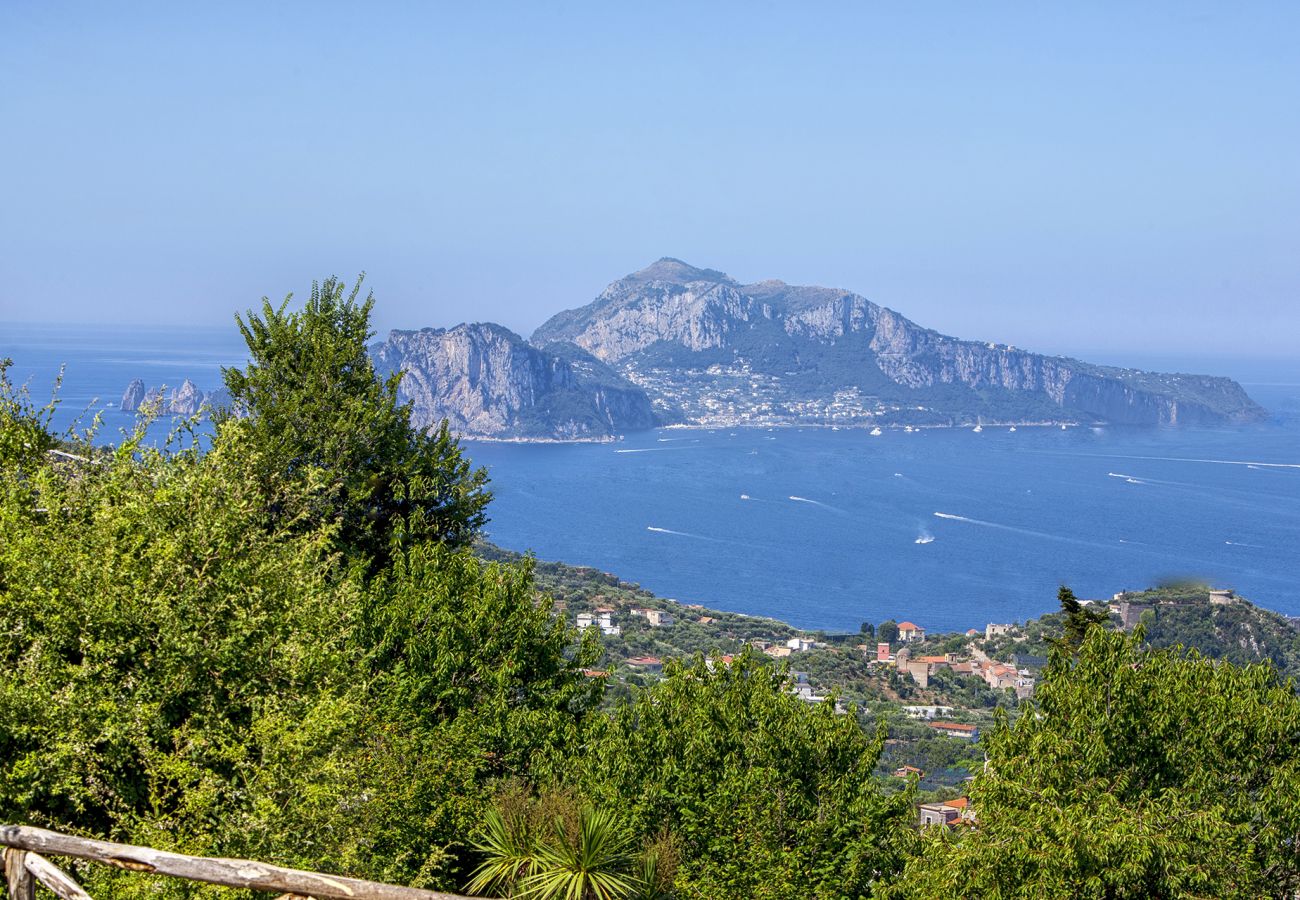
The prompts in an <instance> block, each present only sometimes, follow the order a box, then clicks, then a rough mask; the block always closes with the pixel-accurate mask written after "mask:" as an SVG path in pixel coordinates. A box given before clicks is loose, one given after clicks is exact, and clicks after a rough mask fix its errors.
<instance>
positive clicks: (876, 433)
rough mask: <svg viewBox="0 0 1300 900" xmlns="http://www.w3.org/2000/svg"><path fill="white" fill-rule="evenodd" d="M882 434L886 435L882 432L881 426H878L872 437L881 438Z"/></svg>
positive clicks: (873, 430) (872, 432)
mask: <svg viewBox="0 0 1300 900" xmlns="http://www.w3.org/2000/svg"><path fill="white" fill-rule="evenodd" d="M882 434H884V432H883V431H881V430H880V426H879V425H877V426H876V427H875V428H873V429H871V436H872V437H880V436H881V435H882Z"/></svg>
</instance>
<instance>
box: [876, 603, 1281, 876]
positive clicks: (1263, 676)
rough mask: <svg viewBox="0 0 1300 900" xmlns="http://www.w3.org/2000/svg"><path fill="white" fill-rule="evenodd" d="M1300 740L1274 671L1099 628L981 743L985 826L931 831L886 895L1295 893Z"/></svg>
mask: <svg viewBox="0 0 1300 900" xmlns="http://www.w3.org/2000/svg"><path fill="white" fill-rule="evenodd" d="M1298 735H1300V699H1298V698H1297V697H1296V693H1295V690H1294V685H1293V684H1291V683H1290V682H1282V681H1281V680H1280V679H1279V678H1278V676H1277V674H1276V672H1275V670H1274V669H1273V668H1272V667H1271V666H1268V665H1251V666H1245V667H1237V666H1234V665H1231V664H1225V663H1221V662H1217V661H1213V660H1208V659H1205V658H1203V657H1201V656H1200V655H1198V654H1197V653H1195V652H1194V651H1193V652H1190V653H1188V652H1184V651H1182V650H1181V649H1180V648H1175V649H1162V650H1150V649H1145V648H1144V647H1143V646H1142V644H1141V635H1140V634H1137V635H1125V634H1123V633H1118V632H1111V631H1106V630H1103V629H1100V628H1093V629H1090V630H1089V632H1088V634H1087V637H1086V638H1085V639H1084V641H1083V643H1082V645H1081V646H1080V647H1079V648H1078V654H1077V657H1072V656H1071V655H1070V654H1069V653H1068V652H1066V651H1065V650H1064V649H1058V650H1055V651H1054V652H1053V659H1052V662H1051V664H1050V666H1049V668H1048V670H1047V673H1046V677H1045V679H1044V681H1043V683H1042V684H1041V685H1040V689H1039V692H1038V702H1037V709H1036V710H1035V711H1034V712H1033V713H1032V714H1028V715H1024V716H1022V717H1021V718H1020V719H1019V720H1018V721H1017V722H1016V723H1015V725H1010V724H1008V723H1007V721H1006V719H1005V718H1003V719H1002V720H1001V722H1000V724H999V725H998V726H997V727H996V728H994V729H993V730H991V731H989V732H986V734H985V736H984V737H983V739H982V743H983V744H984V747H985V753H986V754H987V761H986V763H985V765H984V766H983V768H982V769H981V770H980V771H979V772H978V773H977V775H976V778H975V781H974V783H973V785H972V788H971V791H970V796H971V799H972V801H973V803H974V808H975V811H976V815H977V819H978V826H977V827H976V828H974V829H965V830H963V831H962V832H961V833H956V834H949V833H945V832H946V830H942V829H932V830H930V832H928V833H927V836H926V841H925V842H924V843H925V847H924V851H923V852H922V853H920V854H918V855H917V856H915V857H914V858H913V859H912V860H910V861H909V863H908V865H907V870H906V875H905V877H904V878H903V879H901V881H900V883H899V884H898V885H897V889H896V890H894V891H892V892H891V893H890V896H897V897H907V898H938V897H950V896H952V895H953V892H954V891H958V892H960V893H962V894H964V895H966V896H986V897H1004V898H1030V897H1064V896H1070V897H1082V898H1116V900H1121V898H1135V900H1136V898H1146V897H1233V898H1245V897H1276V898H1290V897H1293V896H1295V892H1296V891H1297V889H1300V807H1298V806H1297V804H1296V802H1295V798H1296V797H1297V796H1300V742H1297V740H1296V738H1297V736H1298Z"/></svg>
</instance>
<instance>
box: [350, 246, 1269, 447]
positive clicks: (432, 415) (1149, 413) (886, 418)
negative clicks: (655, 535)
mask: <svg viewBox="0 0 1300 900" xmlns="http://www.w3.org/2000/svg"><path fill="white" fill-rule="evenodd" d="M416 334H420V335H425V337H423V338H419V339H416V338H413V337H411V335H416ZM417 345H419V346H417ZM372 352H373V353H374V354H375V355H376V359H377V361H378V362H380V364H381V367H387V368H388V369H390V370H392V369H396V368H402V369H404V370H405V371H406V372H407V377H406V378H405V379H404V384H403V386H402V390H403V392H404V396H405V398H406V399H409V400H411V401H412V403H413V404H414V410H415V419H416V422H417V424H420V425H423V426H425V427H432V426H434V425H436V424H437V422H438V421H440V420H441V419H442V418H446V419H448V420H449V421H451V423H452V427H453V428H454V429H456V430H458V431H460V433H462V434H463V435H464V436H467V437H498V438H515V439H526V440H593V439H611V438H613V437H615V436H617V435H620V434H622V433H625V432H627V431H634V430H639V429H644V428H650V427H654V426H655V425H659V424H685V425H698V426H706V427H734V426H745V425H755V426H777V425H835V426H843V427H869V428H870V427H877V426H887V427H888V426H900V427H901V426H905V425H915V426H926V425H929V426H935V425H944V426H956V425H973V424H977V423H979V422H990V423H991V422H1003V423H1007V424H1020V423H1029V422H1039V423H1041V422H1060V423H1063V424H1064V423H1075V424H1122V425H1185V424H1196V425H1222V424H1245V423H1250V422H1256V421H1260V420H1262V419H1263V418H1265V416H1266V415H1267V414H1266V412H1265V411H1264V410H1263V409H1262V408H1260V407H1259V406H1258V405H1256V404H1255V403H1254V401H1252V400H1251V399H1250V397H1249V396H1247V395H1246V392H1245V391H1244V390H1243V389H1242V388H1241V386H1240V385H1238V384H1237V383H1236V382H1234V381H1232V380H1231V379H1227V378H1221V377H1216V376H1207V375H1189V374H1168V373H1157V372H1146V371H1143V370H1139V369H1124V368H1119V367H1115V366H1099V365H1095V364H1092V363H1088V362H1084V361H1082V360H1077V359H1071V358H1067V357H1061V356H1048V355H1044V354H1037V353H1032V352H1030V351H1026V350H1022V349H1019V348H1016V347H1012V346H1009V345H1006V344H1000V343H992V342H979V341H971V340H962V339H959V338H955V337H951V336H948V335H945V334H943V333H941V332H939V331H936V330H934V329H931V328H925V327H923V326H920V325H918V324H917V323H915V322H913V321H911V320H910V319H908V318H907V317H905V316H903V315H902V314H900V313H898V312H896V311H894V310H892V309H890V308H888V307H885V306H881V305H879V304H877V303H875V302H873V301H871V300H869V299H867V298H866V297H864V296H862V295H860V294H857V293H854V292H853V291H849V290H846V289H842V288H828V287H821V286H816V285H791V284H787V283H786V282H784V281H780V280H778V279H768V280H764V281H757V282H753V283H750V284H742V283H740V282H739V281H737V280H736V279H734V278H732V277H730V276H729V275H727V274H726V273H724V272H721V271H719V270H716V269H707V268H699V267H697V266H693V265H691V264H689V263H686V262H684V261H682V260H680V259H676V258H673V257H662V258H660V259H658V260H656V261H655V262H653V263H651V264H650V265H649V266H646V267H645V268H643V269H640V270H638V271H636V272H633V273H631V274H629V275H625V276H623V277H622V278H619V279H617V280H615V281H613V282H611V283H610V284H609V285H608V286H607V287H606V288H605V289H604V290H603V291H602V292H601V293H600V294H599V295H597V297H596V298H595V299H593V300H592V301H591V302H590V303H587V304H585V305H584V306H580V307H576V308H574V309H569V310H564V311H561V312H559V313H556V314H555V315H554V316H552V317H551V318H550V319H548V320H547V321H546V322H544V323H543V324H542V325H541V326H539V327H538V328H537V329H536V330H535V331H534V332H533V333H532V335H531V336H530V337H529V339H528V340H527V341H525V340H524V339H523V338H522V337H520V336H519V335H516V334H515V333H514V332H511V331H509V330H508V329H505V328H503V327H502V326H498V325H492V324H491V323H475V324H462V325H458V326H455V328H452V329H421V330H420V331H418V332H417V331H401V330H397V331H393V332H392V333H390V335H389V337H388V339H387V340H385V341H381V342H378V343H377V344H375V345H374V346H373V347H372Z"/></svg>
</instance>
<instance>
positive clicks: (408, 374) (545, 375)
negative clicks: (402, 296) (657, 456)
mask: <svg viewBox="0 0 1300 900" xmlns="http://www.w3.org/2000/svg"><path fill="white" fill-rule="evenodd" d="M371 355H372V356H373V357H374V359H375V365H376V368H377V369H379V370H380V371H382V372H392V371H398V370H400V371H402V372H403V373H404V375H403V377H402V382H401V386H400V388H399V394H400V397H401V399H402V400H403V401H410V402H411V404H412V413H413V416H412V418H413V421H414V422H415V424H416V425H418V426H420V427H423V428H429V427H434V426H436V425H437V424H438V423H439V422H440V421H442V420H443V419H447V420H448V422H449V424H450V426H451V428H452V430H453V431H455V432H457V433H459V434H461V435H462V436H465V437H471V438H473V437H492V438H521V439H534V440H535V439H554V440H600V439H608V438H611V437H614V436H616V435H619V434H621V433H623V432H625V431H634V430H639V429H645V428H652V427H654V426H655V425H656V424H657V419H656V417H655V414H654V411H653V409H652V408H651V405H650V401H649V399H648V398H647V396H646V395H645V393H644V392H643V391H641V390H639V389H638V388H636V387H635V386H634V385H632V384H629V383H628V382H627V381H626V380H624V379H623V378H622V377H621V376H619V375H618V374H617V373H615V372H614V371H613V370H611V369H610V368H609V367H608V366H606V365H604V364H603V363H601V362H600V361H599V360H596V359H595V358H593V357H591V356H590V355H589V354H587V353H585V352H583V351H581V350H579V349H578V348H576V347H571V346H570V347H565V346H557V347H552V348H547V349H539V348H536V347H533V346H530V345H529V344H528V343H527V342H526V341H524V339H523V338H521V337H519V336H518V335H516V334H514V333H513V332H511V331H509V330H508V329H506V328H502V327H501V326H499V325H492V324H472V325H458V326H456V327H455V328H450V329H441V328H425V329H422V330H420V331H393V332H390V333H389V335H388V339H387V340H385V341H383V342H381V343H378V344H375V345H374V346H372V347H371Z"/></svg>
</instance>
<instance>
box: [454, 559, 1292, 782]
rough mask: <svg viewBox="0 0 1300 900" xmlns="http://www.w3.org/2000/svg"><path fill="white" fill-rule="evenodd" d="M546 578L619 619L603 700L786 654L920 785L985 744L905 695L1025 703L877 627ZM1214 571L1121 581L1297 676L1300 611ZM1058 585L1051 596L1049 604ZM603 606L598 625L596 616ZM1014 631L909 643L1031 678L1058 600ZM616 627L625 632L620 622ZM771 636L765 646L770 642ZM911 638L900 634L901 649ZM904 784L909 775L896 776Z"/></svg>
mask: <svg viewBox="0 0 1300 900" xmlns="http://www.w3.org/2000/svg"><path fill="white" fill-rule="evenodd" d="M477 552H478V554H479V555H481V556H483V557H484V558H486V559H489V560H493V561H498V562H508V561H517V560H518V559H519V558H520V555H519V554H516V553H514V552H511V551H507V550H503V549H501V548H499V547H495V546H492V545H489V544H480V545H478V548H477ZM534 582H535V585H536V588H537V590H538V591H539V592H540V593H541V594H543V595H545V596H548V597H549V598H551V599H552V600H553V611H554V613H555V614H557V615H560V616H563V617H564V618H566V619H567V620H568V621H570V622H576V621H578V619H579V617H580V616H582V615H589V616H593V617H596V616H598V614H599V611H601V610H604V611H607V612H608V613H609V620H608V621H609V624H610V626H611V627H610V628H606V629H600V630H601V631H602V632H603V633H601V636H600V642H601V644H602V646H603V648H604V655H603V658H602V659H601V661H600V663H599V664H598V667H597V669H596V671H595V672H594V673H593V675H594V676H595V677H601V678H604V679H606V681H607V689H606V691H605V703H606V704H609V705H612V704H614V703H617V702H619V701H621V700H624V699H626V698H628V697H630V696H632V692H633V691H634V690H635V689H636V688H637V687H642V686H645V685H648V684H651V683H653V682H655V681H656V680H657V679H658V678H659V669H660V667H661V666H662V665H663V664H664V663H666V662H667V661H668V660H670V659H689V658H691V657H694V656H695V655H697V654H704V655H705V656H708V657H718V656H724V657H727V656H733V655H736V654H740V653H744V652H746V651H747V650H748V651H749V652H752V653H754V654H756V655H757V657H758V658H759V659H761V660H763V661H764V662H765V663H766V664H767V665H771V666H782V665H784V666H787V667H788V669H789V683H790V689H791V690H792V691H793V692H796V693H797V694H798V695H799V696H801V697H802V698H803V699H805V700H806V701H808V702H810V703H814V704H815V703H819V702H822V701H823V700H824V699H826V698H832V697H833V698H835V700H837V701H838V703H839V705H840V707H841V708H844V709H847V708H849V706H852V708H854V709H855V710H856V712H857V715H858V718H859V720H860V721H861V722H862V723H863V724H864V725H865V726H867V727H872V726H873V725H874V724H875V723H880V722H883V723H886V725H887V726H888V729H889V739H888V741H887V742H886V745H885V752H884V754H883V756H882V758H881V762H880V764H879V774H881V775H883V776H889V775H890V773H892V772H894V771H895V770H896V769H898V768H899V767H900V766H912V767H914V768H917V769H919V770H921V771H922V772H923V773H924V774H923V775H922V776H921V779H920V787H921V788H922V789H923V790H925V791H930V792H935V795H936V796H949V795H951V789H953V788H955V787H957V786H959V785H960V784H961V783H962V782H963V781H964V780H965V779H966V777H967V776H968V775H969V774H970V772H971V770H972V767H973V766H975V764H976V763H977V762H978V760H979V759H980V758H981V754H980V750H979V744H978V742H973V743H968V742H964V741H955V740H953V739H952V738H949V737H946V736H944V735H942V734H938V733H936V731H935V730H934V729H933V728H931V727H929V726H928V724H927V722H926V721H923V720H920V721H918V720H915V719H913V718H912V717H910V716H909V714H908V712H907V710H906V708H907V707H925V706H939V707H950V708H951V711H950V712H949V713H947V714H946V715H944V716H941V718H944V719H946V720H948V721H954V722H959V723H965V724H971V725H974V726H976V727H977V728H980V729H985V728H988V727H991V726H992V724H993V721H994V712H995V710H998V709H1004V710H1008V711H1009V712H1010V713H1011V715H1012V716H1013V717H1015V716H1016V715H1017V714H1018V711H1019V709H1020V706H1021V703H1022V698H1018V697H1017V691H1016V690H1014V689H1012V688H1010V687H1004V688H997V687H993V686H992V685H991V684H990V683H989V681H988V680H987V677H982V676H981V675H979V674H974V673H971V672H970V671H969V669H968V668H965V670H964V671H963V669H964V667H963V666H961V665H960V664H959V665H957V666H953V665H937V666H932V667H931V668H932V670H933V671H932V672H931V673H930V674H929V677H928V678H927V679H926V683H925V684H924V685H922V684H921V683H920V682H918V680H917V679H916V678H915V677H914V676H910V675H908V674H907V673H904V672H901V671H900V670H899V667H898V666H896V665H895V664H894V662H893V661H892V657H891V661H890V662H889V663H888V664H884V665H882V664H878V663H877V662H876V661H875V651H876V645H877V638H876V636H875V635H874V634H872V635H867V634H863V633H859V634H837V633H827V632H813V633H809V632H806V631H802V630H800V629H797V628H794V627H793V626H791V625H789V624H787V623H785V622H781V621H779V620H776V619H769V618H764V617H760V616H748V615H744V614H740V613H731V612H724V611H721V610H713V609H708V608H705V607H703V606H699V605H696V604H689V605H688V604H679V603H677V602H675V601H672V600H668V599H665V598H662V597H657V596H655V595H654V594H652V593H651V592H649V591H647V590H645V589H643V588H641V587H640V586H639V585H636V584H633V583H629V582H625V581H622V580H620V579H619V578H618V577H617V576H616V575H614V574H612V573H609V572H602V571H600V570H599V569H594V568H590V567H585V566H570V565H566V564H564V563H559V562H543V561H536V562H535V570H534ZM1208 592H1209V589H1208V588H1207V587H1206V586H1204V585H1192V584H1186V585H1173V586H1165V587H1160V588H1155V589H1152V590H1149V591H1142V592H1137V593H1130V594H1126V595H1124V597H1125V601H1126V602H1128V603H1130V604H1132V606H1133V609H1134V611H1135V614H1136V615H1138V616H1140V617H1141V621H1142V624H1143V627H1144V628H1145V629H1146V640H1147V642H1148V643H1149V644H1150V645H1151V646H1154V647H1169V646H1173V645H1175V644H1181V645H1184V646H1186V647H1190V648H1195V649H1196V650H1197V651H1198V652H1200V653H1202V654H1204V655H1205V656H1208V657H1211V658H1215V659H1226V660H1229V661H1231V662H1233V663H1237V664H1243V663H1250V662H1262V661H1268V662H1271V663H1272V664H1273V665H1274V666H1275V667H1276V668H1277V669H1278V670H1279V672H1281V673H1282V674H1283V675H1286V676H1290V677H1294V678H1296V679H1297V680H1300V622H1297V621H1296V620H1290V619H1288V618H1287V617H1285V616H1282V615H1280V614H1278V613H1275V612H1272V611H1270V610H1267V609H1263V608H1261V607H1258V606H1255V605H1254V604H1251V603H1249V602H1247V601H1245V600H1242V599H1241V598H1235V599H1234V601H1233V602H1232V603H1230V604H1227V605H1212V604H1210V603H1209V601H1208ZM1052 602H1053V601H1052V598H1044V605H1045V606H1047V605H1050V604H1051V603H1052ZM633 610H656V611H658V612H659V613H662V614H664V615H666V616H669V617H671V621H669V622H667V623H665V624H660V625H654V624H651V621H650V620H649V619H648V618H647V617H646V616H645V615H644V614H638V613H634V612H633ZM599 624H600V623H599V620H597V622H596V623H595V626H594V628H593V630H597V629H599ZM1004 624H1005V627H1006V632H1005V633H1002V634H997V635H994V636H992V637H987V636H986V634H985V632H983V631H979V632H977V633H976V634H974V635H971V634H963V633H935V634H929V635H927V636H926V638H925V640H923V641H920V642H917V643H913V644H909V645H906V647H907V651H908V654H909V655H910V657H911V658H912V659H919V658H920V657H936V656H937V657H947V658H949V659H951V660H954V661H960V660H971V659H987V660H990V661H994V662H996V661H1002V662H1004V663H1005V664H1007V667H1008V668H1014V669H1017V670H1023V671H1024V672H1026V673H1028V680H1029V681H1033V680H1035V679H1037V678H1038V677H1040V676H1041V673H1042V667H1043V665H1044V664H1045V663H1046V661H1047V658H1048V655H1049V653H1050V649H1051V648H1050V645H1049V642H1048V639H1049V638H1055V637H1059V636H1060V634H1061V632H1062V628H1063V624H1064V620H1063V617H1062V615H1061V614H1060V613H1059V612H1050V613H1045V614H1044V615H1042V616H1039V617H1038V618H1035V619H1030V620H1028V621H1025V622H1020V623H1004ZM1105 627H1107V628H1109V629H1112V630H1121V629H1122V628H1123V622H1122V621H1121V617H1120V615H1119V614H1118V613H1114V614H1112V615H1111V618H1110V620H1109V622H1108V623H1107V624H1106V626H1105ZM610 632H614V633H610ZM795 638H804V639H806V640H807V641H808V646H807V648H806V649H802V650H798V651H795V652H792V653H790V654H789V655H788V656H782V657H774V656H771V655H769V654H771V653H774V652H776V648H780V647H783V646H785V645H786V644H787V642H788V641H790V640H791V639H795ZM761 648H767V649H766V652H764V650H763V649H761ZM903 648H904V645H903V644H901V643H899V642H897V641H895V642H894V643H893V644H892V645H891V649H892V650H894V651H896V652H897V651H900V650H902V649H903ZM899 784H900V785H901V780H900V781H899Z"/></svg>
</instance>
